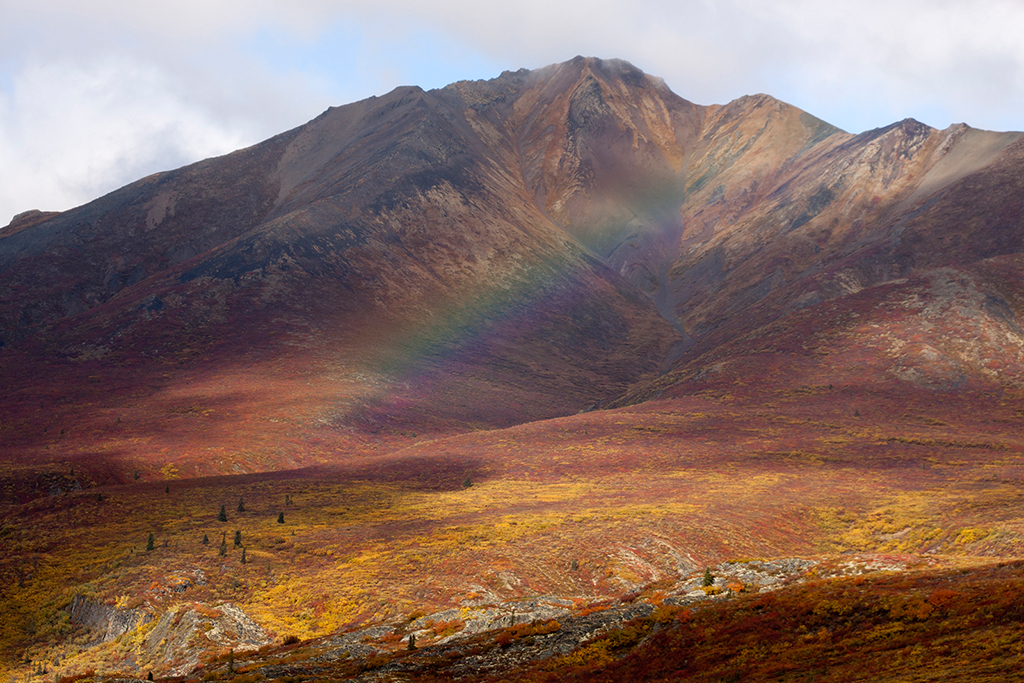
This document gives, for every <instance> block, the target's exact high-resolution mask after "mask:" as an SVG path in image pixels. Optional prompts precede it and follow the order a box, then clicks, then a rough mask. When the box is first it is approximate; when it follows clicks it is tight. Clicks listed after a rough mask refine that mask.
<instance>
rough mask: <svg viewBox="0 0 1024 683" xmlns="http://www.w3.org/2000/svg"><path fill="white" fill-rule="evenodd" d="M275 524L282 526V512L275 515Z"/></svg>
mask: <svg viewBox="0 0 1024 683" xmlns="http://www.w3.org/2000/svg"><path fill="white" fill-rule="evenodd" d="M277 523H278V524H284V512H280V513H278V515H277Z"/></svg>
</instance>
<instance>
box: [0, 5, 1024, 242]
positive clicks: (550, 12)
mask: <svg viewBox="0 0 1024 683" xmlns="http://www.w3.org/2000/svg"><path fill="white" fill-rule="evenodd" d="M1022 32H1024V1H1022V0H847V1H846V2H826V1H825V0H675V1H671V0H587V1H586V2H582V1H579V0H571V1H567V0H517V2H514V3H512V2H500V3H499V2H492V3H486V2H480V0H434V1H433V2H430V3H424V2H417V1H414V0H377V1H376V2H374V3H372V7H371V3H369V2H356V1H346V0H334V1H329V0H224V1H221V2H218V1H217V0H189V1H184V2H176V1H174V0H164V1H163V2H159V3H157V2H148V1H146V2H140V1H139V0H133V1H131V2H124V1H118V0H33V1H32V2H31V3H29V2H26V1H25V0H0V226H2V225H4V224H6V223H7V222H8V220H9V219H10V218H11V217H12V216H13V215H14V214H16V213H19V212H21V211H24V210H27V209H32V208H40V209H44V210H63V209H68V208H71V207H73V206H76V205H79V204H82V203H84V202H86V201H89V200H90V199H93V198H95V197H98V196H100V195H102V194H104V193H106V192H109V191H111V190H113V189H116V188H118V187H120V186H122V185H124V184H126V183H128V182H131V181H132V180H135V179H138V178H140V177H142V176H144V175H147V174H149V173H153V172H156V171H160V170H167V169H171V168H176V167H178V166H181V165H183V164H186V163H189V162H191V161H196V160H199V159H202V158H205V157H208V156H213V155H217V154H222V153H225V152H228V151H231V150H233V149H237V148H239V147H242V146H246V145H249V144H253V143H255V142H258V141H260V140H262V139H265V138H267V137H269V136H271V135H274V134H276V133H279V132H282V131H284V130H287V129H289V128H293V127H295V126H297V125H300V124H302V123H304V122H306V121H307V120H309V119H311V118H313V117H314V116H316V115H317V114H319V113H320V112H321V111H323V110H324V109H326V108H327V107H328V106H331V105H339V104H345V103H347V102H352V101H354V100H358V99H362V98H364V97H369V96H371V95H379V94H383V93H385V92H387V91H389V90H391V89H392V88H394V87H396V86H398V85H410V84H415V85H420V86H423V87H424V88H434V87H441V86H443V85H446V84H447V83H450V82H452V81H455V80H461V79H478V78H493V77H495V76H497V75H498V74H499V73H501V71H503V70H505V69H512V70H515V69H518V68H520V67H527V68H537V67H541V66H544V65H546V64H550V63H554V62H561V61H565V60H567V59H571V58H572V57H573V56H575V55H577V54H582V55H587V56H596V57H603V58H612V57H619V58H622V59H626V60H628V61H630V62H632V63H633V64H635V65H636V66H638V67H639V68H641V69H643V70H644V71H646V72H648V73H650V74H654V75H657V76H661V77H663V78H664V79H665V80H666V81H667V83H668V85H669V86H670V87H671V88H672V89H673V90H674V91H675V92H676V93H677V94H679V95H681V96H682V97H685V98H687V99H689V100H691V101H694V102H697V103H699V104H714V103H724V102H727V101H729V100H732V99H734V98H736V97H739V96H741V95H745V94H751V93H757V92H766V93H769V94H771V95H774V96H775V97H778V98H779V99H782V100H785V101H787V102H789V103H791V104H794V105H796V106H798V107H801V108H802V109H805V110H807V111H809V112H811V113H813V114H815V115H816V116H819V117H821V118H823V119H825V120H827V121H829V122H830V123H833V124H835V125H837V126H839V127H840V128H843V129H845V130H848V131H851V132H861V131H863V130H867V129H870V128H876V127H879V126H884V125H887V124H889V123H892V122H894V121H898V120H900V119H903V118H907V117H913V118H916V119H919V120H921V121H923V122H925V123H927V124H929V125H932V126H935V127H937V128H945V127H946V126H948V125H950V124H951V123H955V122H960V121H964V122H967V123H969V124H970V125H972V126H975V127H978V128H988V129H993V130H1024V38H1022V37H1021V36H1022Z"/></svg>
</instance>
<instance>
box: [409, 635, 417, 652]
mask: <svg viewBox="0 0 1024 683" xmlns="http://www.w3.org/2000/svg"><path fill="white" fill-rule="evenodd" d="M409 649H410V650H415V649H416V634H415V633H410V634H409Z"/></svg>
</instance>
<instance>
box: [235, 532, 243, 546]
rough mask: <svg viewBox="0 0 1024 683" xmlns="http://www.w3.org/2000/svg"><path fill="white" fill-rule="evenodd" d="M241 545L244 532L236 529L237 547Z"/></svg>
mask: <svg viewBox="0 0 1024 683" xmlns="http://www.w3.org/2000/svg"><path fill="white" fill-rule="evenodd" d="M240 545H242V532H241V531H236V532H235V547H236V548H237V547H238V546H240Z"/></svg>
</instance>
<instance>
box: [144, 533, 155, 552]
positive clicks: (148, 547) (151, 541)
mask: <svg viewBox="0 0 1024 683" xmlns="http://www.w3.org/2000/svg"><path fill="white" fill-rule="evenodd" d="M155 545H156V539H155V538H153V534H150V535H149V540H148V541H146V550H152V549H153V547H154V546H155Z"/></svg>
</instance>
